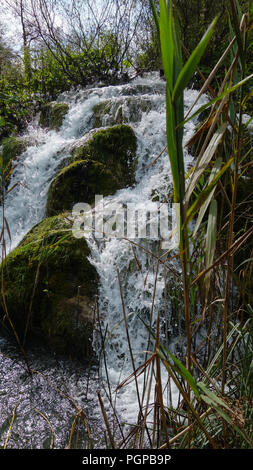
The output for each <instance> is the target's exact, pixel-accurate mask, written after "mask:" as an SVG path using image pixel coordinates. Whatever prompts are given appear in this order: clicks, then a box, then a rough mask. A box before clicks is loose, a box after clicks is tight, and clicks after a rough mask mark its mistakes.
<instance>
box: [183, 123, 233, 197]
mask: <svg viewBox="0 0 253 470" xmlns="http://www.w3.org/2000/svg"><path fill="white" fill-rule="evenodd" d="M226 128H227V124H226V123H223V124H222V125H221V126H220V127H219V129H218V130H217V131H216V132H215V133H214V135H213V137H212V139H211V141H210V142H209V144H208V147H207V149H206V150H205V152H204V154H203V156H202V158H201V160H200V162H199V164H198V166H197V167H196V168H195V169H194V170H193V173H192V177H191V181H190V184H189V186H188V189H187V191H186V197H185V200H186V202H189V200H190V197H191V194H192V192H193V191H194V189H195V187H196V184H197V182H198V180H199V178H200V176H201V175H202V174H203V172H204V171H205V169H206V167H207V165H208V164H209V163H210V161H211V160H212V158H213V156H214V154H215V152H216V150H217V148H218V145H219V144H220V142H221V139H222V137H223V135H224V132H225V130H226Z"/></svg>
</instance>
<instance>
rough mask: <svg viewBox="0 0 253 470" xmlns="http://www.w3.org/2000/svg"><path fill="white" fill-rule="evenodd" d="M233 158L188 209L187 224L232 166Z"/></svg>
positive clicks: (185, 222)
mask: <svg viewBox="0 0 253 470" xmlns="http://www.w3.org/2000/svg"><path fill="white" fill-rule="evenodd" d="M233 160H234V157H231V158H230V159H229V160H228V161H227V163H226V164H225V165H224V166H223V167H222V168H221V170H220V171H219V172H218V173H217V174H216V175H215V177H214V178H213V180H212V182H211V183H210V184H209V185H208V186H207V188H205V189H204V190H203V191H202V192H201V193H200V194H199V196H198V197H197V198H196V199H195V201H194V203H193V204H192V205H191V207H190V208H189V209H188V211H187V214H186V219H185V221H184V224H185V225H186V224H188V223H189V222H190V221H191V220H192V219H193V217H194V216H195V214H196V213H197V212H198V211H199V210H200V208H201V206H202V205H203V204H204V202H205V201H206V199H207V198H208V196H209V194H210V192H211V191H212V190H213V188H214V187H215V186H216V184H217V183H218V181H219V179H220V178H221V177H222V175H223V174H224V173H225V171H226V170H227V169H228V168H229V167H230V165H231V163H232V161H233Z"/></svg>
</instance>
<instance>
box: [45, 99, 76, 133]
mask: <svg viewBox="0 0 253 470" xmlns="http://www.w3.org/2000/svg"><path fill="white" fill-rule="evenodd" d="M68 110H69V106H68V104H67V103H54V102H53V103H47V104H45V105H43V107H42V109H41V112H40V118H39V125H40V126H41V127H43V128H49V129H55V130H59V129H60V127H61V125H62V123H63V119H64V118H65V116H66V114H67V112H68Z"/></svg>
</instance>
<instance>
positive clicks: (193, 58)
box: [172, 18, 217, 101]
mask: <svg viewBox="0 0 253 470" xmlns="http://www.w3.org/2000/svg"><path fill="white" fill-rule="evenodd" d="M216 22H217V18H215V19H214V20H213V22H212V23H211V25H210V26H209V28H208V30H207V31H206V33H205V34H204V36H203V38H202V39H201V41H200V42H199V44H198V46H197V47H196V48H195V49H194V51H193V52H192V54H191V55H190V57H189V59H188V60H187V62H186V64H185V65H184V67H183V69H182V70H181V72H180V74H179V76H178V79H177V82H176V84H175V88H174V90H173V94H172V100H173V101H176V100H177V99H178V97H179V96H180V95H181V94H182V93H183V92H184V89H185V88H186V87H187V85H188V83H189V81H190V79H191V77H192V75H193V74H194V73H195V72H196V68H197V66H198V64H199V62H200V59H201V58H202V56H203V54H204V52H205V50H206V47H207V45H208V43H209V41H210V39H211V37H212V34H213V31H214V27H215V25H216Z"/></svg>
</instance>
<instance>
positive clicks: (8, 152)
mask: <svg viewBox="0 0 253 470" xmlns="http://www.w3.org/2000/svg"><path fill="white" fill-rule="evenodd" d="M29 144H30V141H29V139H28V138H23V137H6V138H5V139H3V140H2V156H3V166H4V167H6V166H7V165H8V163H9V162H10V161H12V160H16V158H17V157H19V156H20V155H21V154H22V153H23V152H24V151H25V150H26V149H27V147H28V145H29Z"/></svg>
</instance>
